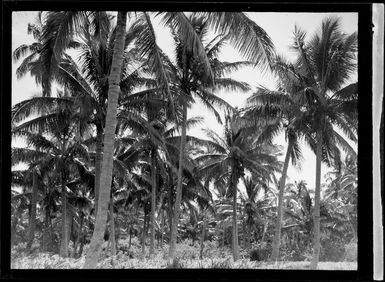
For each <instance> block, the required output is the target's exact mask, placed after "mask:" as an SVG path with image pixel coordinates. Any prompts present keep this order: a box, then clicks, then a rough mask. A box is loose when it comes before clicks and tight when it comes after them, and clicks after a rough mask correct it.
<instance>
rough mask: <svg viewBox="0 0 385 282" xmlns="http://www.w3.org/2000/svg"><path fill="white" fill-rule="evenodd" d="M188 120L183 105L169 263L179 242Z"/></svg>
mask: <svg viewBox="0 0 385 282" xmlns="http://www.w3.org/2000/svg"><path fill="white" fill-rule="evenodd" d="M186 120H187V105H186V103H184V104H183V118H182V138H181V142H180V147H179V168H178V184H177V187H176V199H175V205H174V216H173V222H172V226H171V242H170V250H169V262H173V261H174V259H175V250H176V241H177V235H178V234H177V232H178V221H179V212H180V205H181V201H182V169H183V159H184V148H185V143H186Z"/></svg>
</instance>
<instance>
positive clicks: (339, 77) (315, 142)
mask: <svg viewBox="0 0 385 282" xmlns="http://www.w3.org/2000/svg"><path fill="white" fill-rule="evenodd" d="M339 24H340V22H339V19H338V18H326V19H325V20H324V21H323V22H322V26H321V29H320V32H319V33H316V34H315V35H314V36H313V38H312V39H311V40H309V41H308V42H306V40H305V39H306V33H305V32H304V31H303V30H301V29H300V28H298V27H296V28H295V31H294V44H293V46H292V47H293V49H294V50H295V51H297V53H298V59H297V61H296V64H295V68H296V69H297V73H300V74H301V76H300V77H299V79H301V80H302V81H303V87H302V89H303V93H304V95H303V96H304V97H306V96H307V97H308V98H307V104H308V105H307V106H306V107H305V112H306V116H307V122H305V123H307V124H308V127H309V129H311V131H309V132H310V134H309V135H307V136H305V137H306V139H307V141H308V143H309V144H310V146H311V148H312V149H313V151H314V152H315V153H316V185H315V187H316V188H315V209H314V242H313V259H312V263H311V268H312V269H315V268H317V264H318V261H319V253H320V212H319V211H320V191H321V161H322V160H325V161H326V162H327V163H329V164H332V163H333V162H334V165H336V166H339V163H340V160H339V150H338V147H337V145H336V144H338V145H341V146H342V147H343V148H345V149H347V150H349V151H353V150H352V148H351V146H350V145H349V143H348V142H346V140H345V139H344V138H343V137H342V136H341V135H340V134H339V133H338V132H337V131H336V130H334V127H338V128H339V129H340V130H342V132H343V133H344V135H346V136H347V137H348V138H349V139H350V140H352V141H353V142H357V137H356V134H357V132H356V131H357V121H358V120H357V100H358V93H357V83H352V84H349V85H347V86H344V85H346V83H347V82H348V81H349V79H350V78H351V76H352V75H353V74H354V71H355V69H356V52H357V33H353V34H350V35H347V34H344V33H342V32H341V31H340V29H339Z"/></svg>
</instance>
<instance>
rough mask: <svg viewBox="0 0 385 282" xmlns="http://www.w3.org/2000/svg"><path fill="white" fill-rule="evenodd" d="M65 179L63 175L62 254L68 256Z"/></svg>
mask: <svg viewBox="0 0 385 282" xmlns="http://www.w3.org/2000/svg"><path fill="white" fill-rule="evenodd" d="M64 181H65V179H64V176H62V186H61V187H62V188H61V189H62V236H61V242H60V256H62V257H68V219H67V193H66V192H67V191H66V189H67V188H66V185H65V182H64Z"/></svg>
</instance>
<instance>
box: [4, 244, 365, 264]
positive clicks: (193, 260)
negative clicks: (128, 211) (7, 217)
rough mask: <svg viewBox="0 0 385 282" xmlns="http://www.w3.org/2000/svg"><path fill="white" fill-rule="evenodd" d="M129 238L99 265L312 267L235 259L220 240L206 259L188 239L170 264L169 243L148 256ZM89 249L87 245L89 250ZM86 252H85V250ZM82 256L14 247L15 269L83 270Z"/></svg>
mask: <svg viewBox="0 0 385 282" xmlns="http://www.w3.org/2000/svg"><path fill="white" fill-rule="evenodd" d="M127 247H128V242H127V240H120V241H119V246H118V252H117V256H116V258H115V260H114V266H113V263H112V259H111V257H110V252H109V251H108V252H104V253H103V254H102V257H101V258H100V262H99V264H98V268H105V269H112V268H116V269H133V268H157V269H159V268H160V269H162V268H235V269H242V268H247V269H308V268H309V265H310V262H309V261H286V262H281V263H279V264H277V265H275V264H274V263H271V262H264V261H250V259H249V258H248V255H247V252H244V251H242V252H241V259H239V260H238V261H236V262H234V261H233V259H232V255H231V251H230V249H229V248H228V247H226V248H218V247H217V243H216V242H206V243H205V250H204V252H203V259H199V250H200V249H199V244H198V243H195V244H194V245H193V246H192V245H191V242H187V241H184V242H182V243H180V244H178V247H177V253H176V256H177V258H178V259H177V260H176V262H175V264H174V265H172V266H169V265H167V254H168V245H164V246H163V248H160V247H158V248H156V253H155V255H154V256H152V257H149V255H148V246H147V248H146V255H145V256H142V253H141V247H140V244H139V242H138V241H137V240H136V239H135V240H133V242H132V246H131V248H130V250H127V249H128V248H127ZM86 250H87V249H86V248H85V251H86ZM84 254H85V253H84ZM84 254H83V256H81V257H80V258H62V257H60V256H59V255H57V254H50V253H41V252H39V251H38V249H36V251H35V252H32V253H31V254H26V253H25V252H23V251H22V246H17V247H15V248H13V249H12V256H11V268H12V269H80V268H82V266H83V264H84V260H85V255H84ZM318 269H320V270H356V269H357V262H346V261H344V262H320V263H319V265H318Z"/></svg>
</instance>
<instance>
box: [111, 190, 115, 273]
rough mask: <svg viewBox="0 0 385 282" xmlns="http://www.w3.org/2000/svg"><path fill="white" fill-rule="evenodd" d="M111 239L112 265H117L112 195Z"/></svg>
mask: <svg viewBox="0 0 385 282" xmlns="http://www.w3.org/2000/svg"><path fill="white" fill-rule="evenodd" d="M110 230H111V231H110V241H111V256H112V259H111V262H112V266H113V267H115V256H116V242H115V219H114V198H113V196H112V195H111V199H110Z"/></svg>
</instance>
